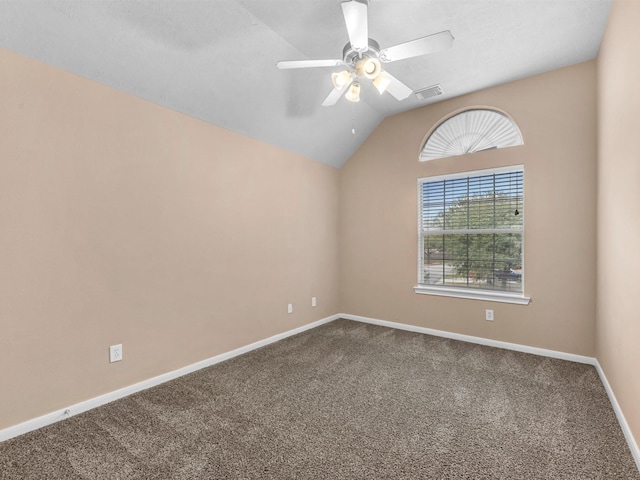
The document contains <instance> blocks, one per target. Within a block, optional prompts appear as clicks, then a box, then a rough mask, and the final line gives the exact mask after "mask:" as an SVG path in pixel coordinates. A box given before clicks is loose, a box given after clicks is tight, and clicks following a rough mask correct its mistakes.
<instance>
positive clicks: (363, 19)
mask: <svg viewBox="0 0 640 480" xmlns="http://www.w3.org/2000/svg"><path fill="white" fill-rule="evenodd" d="M341 5H342V14H343V15H344V23H345V24H346V25H347V33H348V34H349V42H350V43H351V47H352V48H353V49H354V50H355V51H356V52H366V51H367V49H368V48H369V27H368V25H367V4H366V3H362V2H358V1H356V0H351V1H350V2H342V4H341Z"/></svg>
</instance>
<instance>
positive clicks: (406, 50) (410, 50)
mask: <svg viewBox="0 0 640 480" xmlns="http://www.w3.org/2000/svg"><path fill="white" fill-rule="evenodd" d="M452 44H453V35H451V32H450V31H449V30H445V31H444V32H440V33H434V34H433V35H429V36H427V37H422V38H417V39H416V40H411V41H410V42H405V43H401V44H399V45H395V46H393V47H389V48H385V49H383V50H380V60H381V61H382V62H385V63H389V62H395V61H397V60H404V59H405V58H411V57H418V56H420V55H426V54H428V53H435V52H439V51H441V50H446V49H447V48H449V47H451V45H452Z"/></svg>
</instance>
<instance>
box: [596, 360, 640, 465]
mask: <svg viewBox="0 0 640 480" xmlns="http://www.w3.org/2000/svg"><path fill="white" fill-rule="evenodd" d="M595 367H596V370H597V371H598V375H599V376H600V380H602V384H603V385H604V389H605V390H606V391H607V395H609V400H610V401H611V405H613V411H614V412H616V417H618V423H620V428H622V433H624V438H626V439H627V444H628V445H629V450H631V455H633V459H634V460H635V461H636V466H637V467H638V471H640V448H638V443H637V442H636V439H635V438H633V433H631V429H630V428H629V424H628V423H627V419H626V418H624V414H623V413H622V410H621V409H620V405H619V404H618V400H617V399H616V396H615V394H614V393H613V390H612V389H611V385H609V380H607V377H606V375H605V374H604V370H602V367H601V366H600V362H598V361H597V360H596V364H595Z"/></svg>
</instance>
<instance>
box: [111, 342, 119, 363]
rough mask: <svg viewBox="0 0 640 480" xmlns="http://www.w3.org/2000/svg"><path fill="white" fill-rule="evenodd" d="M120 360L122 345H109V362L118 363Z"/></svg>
mask: <svg viewBox="0 0 640 480" xmlns="http://www.w3.org/2000/svg"><path fill="white" fill-rule="evenodd" d="M120 360H122V344H121V343H120V344H118V345H111V346H110V347H109V362H110V363H113V362H119V361H120Z"/></svg>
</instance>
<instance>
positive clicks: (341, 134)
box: [0, 0, 612, 167]
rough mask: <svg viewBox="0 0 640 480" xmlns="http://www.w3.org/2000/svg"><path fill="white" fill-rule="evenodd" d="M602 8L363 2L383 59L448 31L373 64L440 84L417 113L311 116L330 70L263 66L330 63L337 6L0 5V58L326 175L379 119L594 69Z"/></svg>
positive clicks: (603, 4)
mask: <svg viewBox="0 0 640 480" xmlns="http://www.w3.org/2000/svg"><path fill="white" fill-rule="evenodd" d="M611 2H612V0H372V1H371V4H370V6H369V36H370V37H371V38H373V39H375V40H376V41H377V42H378V43H379V44H380V46H381V47H382V48H384V47H388V46H392V45H395V44H398V43H401V42H405V41H408V40H412V39H414V38H418V37H422V36H425V35H429V34H432V33H436V32H439V31H442V30H447V29H448V30H451V32H452V33H453V35H454V37H455V40H454V43H453V47H452V48H451V49H449V50H446V51H444V52H439V53H435V54H432V55H427V56H423V57H417V58H413V59H408V60H402V61H399V62H395V63H391V64H386V65H385V68H386V70H388V71H389V72H390V73H391V74H392V75H394V76H395V77H397V78H398V79H399V80H401V81H402V82H404V83H405V84H407V85H408V86H409V87H410V88H412V89H413V90H418V89H421V88H424V87H427V86H431V85H433V84H436V83H440V84H441V85H442V88H443V90H444V92H445V93H444V95H441V96H439V97H436V98H431V99H428V100H426V101H419V100H418V99H417V98H416V97H415V96H413V95H412V96H410V97H409V98H408V99H406V100H404V101H402V102H399V101H397V100H395V99H394V98H393V97H391V96H390V95H388V94H384V95H382V96H380V95H378V93H377V92H376V91H375V90H373V89H372V88H370V87H369V85H363V91H362V99H363V101H361V102H359V103H358V104H355V106H354V104H351V103H349V102H347V101H346V100H344V99H341V100H340V101H339V102H338V104H337V105H335V106H333V107H321V106H320V104H321V103H322V101H323V100H324V98H325V97H326V96H327V95H328V93H329V92H330V91H331V89H332V85H331V81H330V73H331V72H332V71H334V70H339V69H336V68H333V69H331V68H315V69H305V70H278V69H276V68H275V63H276V62H277V61H278V60H298V59H316V58H317V59H333V58H341V56H342V48H343V47H344V45H345V44H346V43H347V41H348V38H347V33H346V29H345V25H344V20H343V17H342V11H341V8H340V1H339V0H204V1H189V0H153V1H144V0H128V1H123V0H119V1H107V0H102V1H98V0H93V1H88V0H46V1H35V0H0V46H3V47H5V48H8V49H10V50H13V51H16V52H19V53H22V54H24V55H27V56H30V57H32V58H35V59H38V60H40V61H43V62H45V63H48V64H51V65H54V66H56V67H59V68H61V69H64V70H67V71H70V72H73V73H76V74H78V75H81V76H83V77H86V78H89V79H92V80H95V81H98V82H100V83H103V84H105V85H109V86H111V87H114V88H117V89H119V90H122V91H124V92H128V93H130V94H133V95H136V96H138V97H141V98H144V99H147V100H150V101H152V102H155V103H158V104H161V105H164V106H166V107H169V108H171V109H174V110H177V111H180V112H183V113H186V114H188V115H192V116H194V117H197V118H200V119H202V120H205V121H207V122H210V123H213V124H215V125H219V126H221V127H225V128H228V129H230V130H234V131H237V132H240V133H243V134H246V135H248V136H250V137H253V138H256V139H259V140H262V141H264V142H267V143H270V144H273V145H277V146H279V147H282V148H284V149H286V150H290V151H293V152H296V153H298V154H301V155H304V156H306V157H309V158H312V159H314V160H317V161H320V162H323V163H327V164H329V165H333V166H337V167H339V166H341V165H342V164H343V163H344V162H345V161H346V160H347V159H348V158H349V157H350V156H351V154H352V153H353V152H354V151H355V150H356V149H357V148H358V147H359V146H360V144H361V143H362V142H363V141H364V139H366V138H367V136H368V135H369V134H370V133H371V131H373V129H374V128H375V127H376V126H377V125H378V123H380V121H381V120H382V119H384V118H385V117H387V116H389V115H393V114H395V113H398V112H402V111H406V110H410V109H413V108H417V107H420V106H423V105H426V104H428V103H433V102H435V101H441V100H444V99H447V98H451V97H455V96H458V95H462V94H465V93H469V92H472V91H476V90H480V89H483V88H486V87H489V86H493V85H497V84H501V83H505V82H509V81H512V80H516V79H519V78H523V77H527V76H530V75H535V74H538V73H542V72H546V71H549V70H553V69H556V68H560V67H563V66H567V65H571V64H574V63H578V62H582V61H585V60H589V59H593V58H595V56H596V55H597V53H598V48H599V46H600V42H601V40H602V36H603V33H604V29H605V25H606V21H607V17H608V14H609V10H610V7H611ZM354 116H355V125H356V134H355V135H352V133H351V129H352V125H353V122H354ZM425 130H426V128H425Z"/></svg>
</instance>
